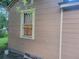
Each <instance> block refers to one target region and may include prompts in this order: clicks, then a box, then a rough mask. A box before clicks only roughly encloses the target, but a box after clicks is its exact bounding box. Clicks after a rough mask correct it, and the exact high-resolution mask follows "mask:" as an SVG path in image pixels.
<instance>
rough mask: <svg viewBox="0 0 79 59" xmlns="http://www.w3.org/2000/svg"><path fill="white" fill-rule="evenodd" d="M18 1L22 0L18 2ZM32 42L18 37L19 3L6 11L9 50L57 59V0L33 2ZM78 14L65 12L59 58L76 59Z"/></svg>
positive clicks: (78, 31) (78, 30)
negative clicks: (33, 30)
mask: <svg viewBox="0 0 79 59" xmlns="http://www.w3.org/2000/svg"><path fill="white" fill-rule="evenodd" d="M20 1H21V0H20ZM34 1H35V2H34V7H35V8H36V16H35V40H27V39H21V38H20V13H18V12H17V11H16V6H19V5H20V4H21V3H20V2H18V3H16V4H15V6H14V7H12V8H11V9H10V10H9V12H10V14H9V16H10V17H9V47H11V48H15V49H17V50H19V51H23V52H29V53H32V54H35V55H37V56H41V57H43V58H44V59H58V57H59V40H60V39H59V38H60V15H61V14H60V9H59V6H58V2H59V0H41V1H40V0H34ZM78 14H79V11H78V10H72V11H64V17H63V33H62V34H63V45H62V59H79V56H78V55H79V51H78V50H79V46H78V45H79V40H78V39H79V15H78Z"/></svg>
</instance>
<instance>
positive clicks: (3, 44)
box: [0, 36, 8, 49]
mask: <svg viewBox="0 0 79 59" xmlns="http://www.w3.org/2000/svg"><path fill="white" fill-rule="evenodd" d="M7 44H8V36H5V37H2V38H0V49H2V48H6V47H7Z"/></svg>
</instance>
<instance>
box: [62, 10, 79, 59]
mask: <svg viewBox="0 0 79 59" xmlns="http://www.w3.org/2000/svg"><path fill="white" fill-rule="evenodd" d="M62 52H63V53H62V59H79V10H73V11H65V12H64V23H63V51H62Z"/></svg>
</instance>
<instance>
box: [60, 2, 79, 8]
mask: <svg viewBox="0 0 79 59" xmlns="http://www.w3.org/2000/svg"><path fill="white" fill-rule="evenodd" d="M76 5H79V2H74V3H65V4H61V5H60V8H64V7H70V6H76Z"/></svg>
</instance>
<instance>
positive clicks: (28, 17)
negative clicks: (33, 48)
mask: <svg viewBox="0 0 79 59" xmlns="http://www.w3.org/2000/svg"><path fill="white" fill-rule="evenodd" d="M34 27H35V9H28V10H23V11H21V33H20V37H21V38H25V39H34V32H35V28H34Z"/></svg>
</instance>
